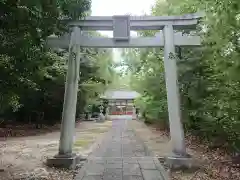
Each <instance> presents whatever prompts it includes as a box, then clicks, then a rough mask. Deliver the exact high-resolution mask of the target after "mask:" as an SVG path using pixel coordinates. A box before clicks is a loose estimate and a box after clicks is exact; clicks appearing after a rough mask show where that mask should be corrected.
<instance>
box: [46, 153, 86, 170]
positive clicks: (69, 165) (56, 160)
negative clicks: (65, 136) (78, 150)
mask: <svg viewBox="0 0 240 180" xmlns="http://www.w3.org/2000/svg"><path fill="white" fill-rule="evenodd" d="M83 160H85V159H84V158H82V157H81V156H80V155H77V154H72V155H56V156H54V157H53V158H49V159H47V162H46V164H47V166H49V167H56V168H66V169H75V168H76V166H77V165H78V164H80V162H81V161H83Z"/></svg>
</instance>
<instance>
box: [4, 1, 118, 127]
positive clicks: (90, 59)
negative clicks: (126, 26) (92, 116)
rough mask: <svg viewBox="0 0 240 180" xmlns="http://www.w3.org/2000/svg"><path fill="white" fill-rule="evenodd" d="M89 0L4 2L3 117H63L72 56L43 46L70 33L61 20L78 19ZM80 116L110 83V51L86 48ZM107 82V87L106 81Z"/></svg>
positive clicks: (43, 120)
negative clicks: (61, 35) (67, 74)
mask: <svg viewBox="0 0 240 180" xmlns="http://www.w3.org/2000/svg"><path fill="white" fill-rule="evenodd" d="M89 8H90V0H64V1H62V0H44V1H43V0H19V1H13V0H9V1H6V0H0V40H1V44H0V89H1V90H0V105H1V107H0V113H1V116H3V118H4V119H15V120H17V121H18V122H24V121H25V122H37V123H54V122H56V121H59V120H60V119H61V112H62V105H63V98H64V89H65V74H66V69H67V66H66V61H67V58H68V53H67V52H65V51H62V52H55V51H52V50H49V49H47V48H45V40H46V38H47V37H48V36H49V35H52V34H63V33H64V32H65V30H66V28H65V26H64V24H63V23H61V22H62V21H59V20H61V19H67V20H71V19H79V18H81V17H83V16H84V15H85V14H86V13H88V12H89ZM83 51H84V53H83V54H84V56H86V57H85V61H84V62H82V63H81V67H80V69H81V77H80V83H79V94H78V108H77V111H78V113H80V112H82V111H84V108H85V106H87V105H88V104H89V103H92V102H94V100H96V99H97V97H98V96H99V94H100V93H102V92H103V91H104V89H105V88H106V86H107V85H108V84H107V83H110V82H111V76H112V74H114V72H113V70H112V67H111V51H108V50H103V49H102V50H95V49H87V50H83ZM106 82H107V83H106Z"/></svg>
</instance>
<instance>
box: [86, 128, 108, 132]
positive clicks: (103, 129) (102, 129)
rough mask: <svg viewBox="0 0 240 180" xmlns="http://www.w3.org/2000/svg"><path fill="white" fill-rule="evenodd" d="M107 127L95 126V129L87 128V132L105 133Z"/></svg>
mask: <svg viewBox="0 0 240 180" xmlns="http://www.w3.org/2000/svg"><path fill="white" fill-rule="evenodd" d="M107 130H108V129H107V128H95V129H89V130H88V132H89V133H105V132H107Z"/></svg>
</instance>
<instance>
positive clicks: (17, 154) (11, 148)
mask: <svg viewBox="0 0 240 180" xmlns="http://www.w3.org/2000/svg"><path fill="white" fill-rule="evenodd" d="M111 126H112V122H111V121H106V122H104V123H96V122H81V123H80V124H77V125H76V133H75V137H74V142H75V143H74V148H73V149H74V152H75V153H78V154H81V155H84V156H87V155H88V154H89V153H90V152H91V149H92V148H94V146H95V145H96V142H98V141H99V140H100V139H101V138H102V136H103V135H104V133H105V132H107V131H108V129H109V128H110V127H111ZM59 137H60V133H59V131H56V132H51V133H47V134H42V135H37V136H28V137H17V138H8V139H6V140H2V141H0V180H25V179H26V180H40V179H41V180H45V179H46V180H70V179H71V180H72V178H73V174H74V173H73V172H72V171H67V170H57V169H54V168H48V167H46V166H45V162H46V159H47V157H52V156H54V155H56V154H57V151H58V143H59Z"/></svg>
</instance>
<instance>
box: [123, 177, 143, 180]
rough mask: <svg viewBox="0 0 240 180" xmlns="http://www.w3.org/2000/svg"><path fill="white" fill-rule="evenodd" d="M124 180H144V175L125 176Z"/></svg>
mask: <svg viewBox="0 0 240 180" xmlns="http://www.w3.org/2000/svg"><path fill="white" fill-rule="evenodd" d="M123 180H144V179H143V177H142V176H123Z"/></svg>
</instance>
